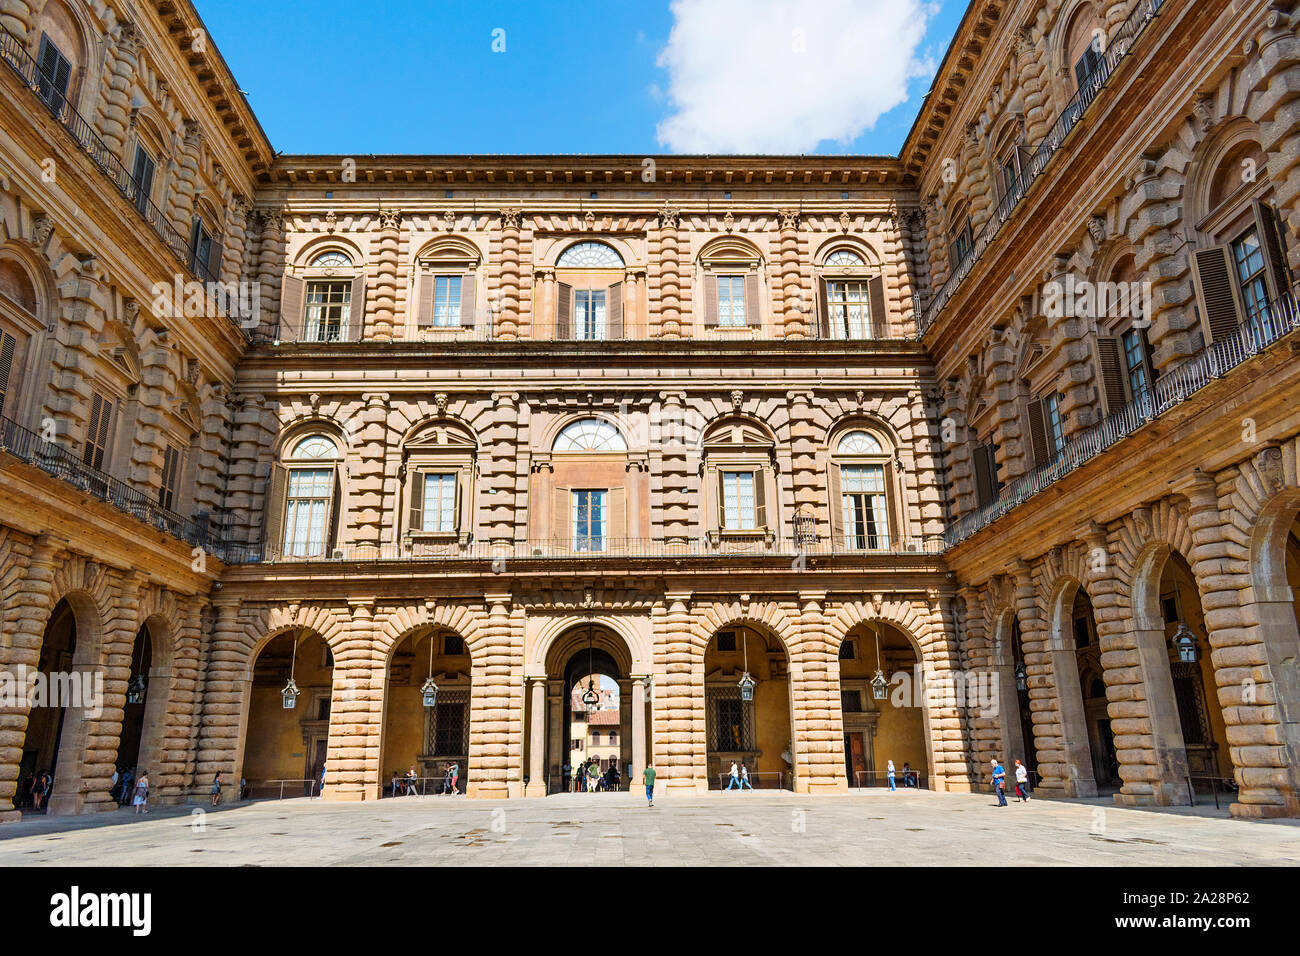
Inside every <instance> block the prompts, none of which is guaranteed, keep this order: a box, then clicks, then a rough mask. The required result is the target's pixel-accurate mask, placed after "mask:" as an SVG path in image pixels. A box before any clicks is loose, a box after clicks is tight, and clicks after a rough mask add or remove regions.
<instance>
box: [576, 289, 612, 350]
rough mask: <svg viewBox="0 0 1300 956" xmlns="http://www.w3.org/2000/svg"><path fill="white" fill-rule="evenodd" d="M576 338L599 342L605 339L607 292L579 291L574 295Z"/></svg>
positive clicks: (600, 290)
mask: <svg viewBox="0 0 1300 956" xmlns="http://www.w3.org/2000/svg"><path fill="white" fill-rule="evenodd" d="M573 308H574V312H575V315H574V317H573V321H574V326H573V331H574V336H573V337H574V338H576V339H583V340H586V341H599V340H603V339H604V338H605V290H604V289H579V290H578V291H577V292H575V293H573Z"/></svg>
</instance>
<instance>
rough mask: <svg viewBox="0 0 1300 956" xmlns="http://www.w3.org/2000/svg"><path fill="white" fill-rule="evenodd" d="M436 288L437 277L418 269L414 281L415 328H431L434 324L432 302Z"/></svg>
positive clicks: (425, 270)
mask: <svg viewBox="0 0 1300 956" xmlns="http://www.w3.org/2000/svg"><path fill="white" fill-rule="evenodd" d="M437 288H438V277H437V276H435V275H434V274H433V273H431V272H429V271H428V270H427V269H420V270H419V273H418V274H417V276H416V281H415V327H416V328H417V329H427V328H431V327H432V326H433V324H434V311H433V300H434V296H435V294H436V292H437Z"/></svg>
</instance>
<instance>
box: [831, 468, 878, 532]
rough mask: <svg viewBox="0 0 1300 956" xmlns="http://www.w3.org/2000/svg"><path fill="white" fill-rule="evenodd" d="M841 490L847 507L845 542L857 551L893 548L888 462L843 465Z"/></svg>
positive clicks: (845, 507) (843, 504) (841, 469)
mask: <svg viewBox="0 0 1300 956" xmlns="http://www.w3.org/2000/svg"><path fill="white" fill-rule="evenodd" d="M840 492H841V495H842V498H843V503H842V506H843V509H844V543H845V546H846V547H849V548H852V549H853V550H855V551H874V550H877V549H880V548H888V547H889V515H888V512H887V510H886V502H885V466H884V465H843V466H841V467H840Z"/></svg>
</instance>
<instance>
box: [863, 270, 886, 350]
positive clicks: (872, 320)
mask: <svg viewBox="0 0 1300 956" xmlns="http://www.w3.org/2000/svg"><path fill="white" fill-rule="evenodd" d="M867 298H868V301H869V308H870V313H871V314H870V315H869V316H868V323H869V326H870V329H871V337H872V338H873V339H883V338H886V337H887V336H888V335H889V316H888V314H887V313H886V311H885V277H884V276H883V275H878V276H873V277H872V278H871V279H870V280H869V281H868V282H867Z"/></svg>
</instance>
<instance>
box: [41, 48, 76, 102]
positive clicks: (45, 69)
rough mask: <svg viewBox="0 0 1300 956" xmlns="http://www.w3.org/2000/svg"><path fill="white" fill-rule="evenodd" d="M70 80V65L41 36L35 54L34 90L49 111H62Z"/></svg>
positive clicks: (66, 59) (57, 49)
mask: <svg viewBox="0 0 1300 956" xmlns="http://www.w3.org/2000/svg"><path fill="white" fill-rule="evenodd" d="M70 79H72V64H71V63H70V62H69V61H68V58H67V57H66V56H64V55H63V54H62V53H61V52H60V51H59V48H58V47H56V46H55V45H54V43H53V42H52V41H51V40H50V37H49V34H46V33H42V34H41V45H40V47H39V49H38V51H37V54H36V90H37V92H38V93H39V94H40V97H41V99H43V100H44V101H45V103H46V105H47V106H49V108H50V109H52V110H54V112H56V113H60V112H62V111H63V106H64V104H65V103H66V102H67V98H68V81H69V80H70Z"/></svg>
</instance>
